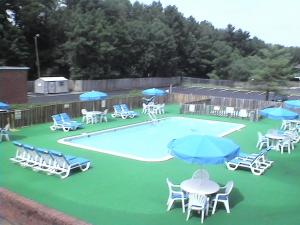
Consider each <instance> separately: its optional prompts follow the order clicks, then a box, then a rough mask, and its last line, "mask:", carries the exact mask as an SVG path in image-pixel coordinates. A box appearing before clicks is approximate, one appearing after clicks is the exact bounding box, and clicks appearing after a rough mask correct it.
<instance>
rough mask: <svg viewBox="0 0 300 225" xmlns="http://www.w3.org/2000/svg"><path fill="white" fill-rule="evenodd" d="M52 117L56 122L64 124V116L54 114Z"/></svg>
mask: <svg viewBox="0 0 300 225" xmlns="http://www.w3.org/2000/svg"><path fill="white" fill-rule="evenodd" d="M52 119H53V121H54V124H62V123H63V121H62V118H61V117H60V115H59V114H56V115H53V116H52Z"/></svg>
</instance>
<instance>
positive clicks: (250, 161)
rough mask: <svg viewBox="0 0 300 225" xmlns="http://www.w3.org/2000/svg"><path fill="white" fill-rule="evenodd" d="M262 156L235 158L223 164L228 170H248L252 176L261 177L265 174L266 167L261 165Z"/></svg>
mask: <svg viewBox="0 0 300 225" xmlns="http://www.w3.org/2000/svg"><path fill="white" fill-rule="evenodd" d="M262 157H263V156H262V155H260V154H258V155H257V156H256V157H254V158H247V157H240V156H239V157H235V158H234V159H232V160H230V161H227V162H225V164H226V166H227V168H228V169H229V170H236V169H237V168H239V167H244V168H248V169H250V170H251V172H252V173H253V174H254V175H261V174H263V173H264V172H265V170H266V169H267V168H268V166H265V165H263V164H262V163H261V161H262Z"/></svg>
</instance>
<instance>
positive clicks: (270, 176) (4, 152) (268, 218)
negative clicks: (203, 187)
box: [0, 105, 300, 225]
mask: <svg viewBox="0 0 300 225" xmlns="http://www.w3.org/2000/svg"><path fill="white" fill-rule="evenodd" d="M166 111H167V113H166V114H165V115H164V116H175V115H176V116H178V115H179V113H178V112H179V106H178V105H168V106H167V110H166ZM184 116H190V117H196V118H203V119H211V120H221V121H229V122H236V123H243V124H245V125H246V127H245V128H243V129H242V130H240V131H237V132H234V133H232V134H230V135H228V136H227V137H229V138H231V139H233V140H234V141H235V142H236V143H237V144H239V145H240V146H241V149H242V150H243V151H245V152H257V151H258V150H257V149H256V148H255V145H256V141H257V131H262V132H263V133H264V132H266V131H267V130H268V129H270V128H279V126H280V121H272V120H268V119H263V120H261V121H259V122H250V121H248V120H242V119H229V118H222V117H213V116H194V115H184ZM78 119H79V118H78ZM146 119H147V116H145V115H141V116H140V117H139V118H135V119H127V120H122V119H113V118H111V117H110V118H109V122H108V123H100V124H95V125H85V128H84V129H81V130H77V131H72V132H67V133H65V132H62V131H51V130H50V129H49V126H50V125H51V124H41V125H35V126H31V127H25V128H20V129H18V131H14V132H12V133H11V137H12V139H13V140H16V141H19V142H22V143H26V144H30V145H33V146H37V147H43V148H48V149H55V150H59V151H61V152H64V153H67V154H71V155H75V156H80V157H84V158H88V159H90V160H91V162H92V168H91V169H89V170H88V171H86V172H78V173H72V174H71V176H69V177H68V178H66V179H64V180H61V179H60V178H59V177H58V176H47V175H46V174H45V173H43V172H34V171H32V170H31V169H29V168H22V167H21V166H19V165H16V164H13V163H12V162H11V161H10V160H9V158H10V157H13V156H14V155H15V147H14V145H13V144H12V143H11V142H6V141H4V142H1V143H0V176H1V178H0V186H2V187H5V188H7V189H9V190H11V191H13V192H16V193H18V194H20V195H22V196H25V197H27V198H29V199H32V200H35V201H37V202H39V203H41V204H44V205H46V206H48V207H51V208H55V209H57V210H60V211H62V212H64V213H66V214H68V215H71V216H74V217H76V218H79V219H82V220H84V221H87V222H89V223H92V224H95V225H102V224H103V225H117V224H118V225H125V224H127V225H134V224H141V225H143V224H145V225H146V224H149V225H150V224H156V225H159V224H162V225H166V224H170V225H171V224H172V225H177V224H178V225H179V224H191V225H192V224H200V217H199V215H197V214H193V216H192V217H191V218H190V219H189V221H188V222H186V221H185V218H186V214H183V213H182V209H181V208H180V204H178V205H177V206H175V207H174V208H173V209H172V210H171V211H169V212H167V211H166V200H167V197H168V189H167V185H166V178H167V177H169V178H170V179H171V180H172V181H173V182H174V183H180V182H181V181H182V180H185V179H187V178H190V177H191V175H192V173H193V172H194V171H195V170H196V169H197V168H199V167H201V168H205V169H207V170H208V171H209V173H210V177H211V179H212V180H215V181H217V182H218V183H220V184H225V183H226V182H227V181H229V180H233V181H234V183H235V186H234V189H233V191H232V193H231V196H230V204H231V213H230V214H227V213H226V211H225V209H224V207H223V206H222V204H220V207H218V210H217V211H216V213H215V215H213V216H211V215H209V216H208V217H206V218H205V220H204V224H206V225H210V224H215V225H216V224H219V225H239V224H241V225H253V224H257V225H269V224H272V225H284V224H288V225H296V224H299V219H300V216H299V214H298V210H299V208H300V201H299V200H298V199H299V196H300V179H299V173H300V172H299V171H300V163H299V162H300V144H297V145H296V148H295V150H294V151H292V153H291V154H290V155H289V154H287V153H286V154H283V155H282V154H280V153H279V152H275V151H271V152H270V153H269V155H268V157H269V159H271V160H274V161H275V162H274V164H273V166H272V167H271V168H270V169H268V170H267V171H266V173H265V174H263V175H261V176H255V175H253V174H252V173H251V172H250V171H246V170H237V171H229V170H227V168H226V167H225V166H224V165H193V164H187V163H185V162H183V161H180V160H178V159H171V160H168V161H163V162H155V163H153V162H152V163H150V162H141V161H135V160H131V159H125V158H121V157H116V156H112V155H107V154H101V153H97V152H93V151H88V150H83V149H79V148H74V147H71V146H66V145H62V144H59V143H57V140H58V139H59V138H63V137H66V136H73V135H75V134H80V133H82V132H90V131H96V130H100V129H106V128H111V127H117V126H121V125H125V124H129V123H136V122H141V121H145V120H146ZM153 141H155V140H153Z"/></svg>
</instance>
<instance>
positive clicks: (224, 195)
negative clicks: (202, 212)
mask: <svg viewBox="0 0 300 225" xmlns="http://www.w3.org/2000/svg"><path fill="white" fill-rule="evenodd" d="M233 184H234V183H233V181H228V182H227V184H226V185H225V186H224V187H221V188H220V190H219V192H218V193H217V194H216V196H215V197H214V198H213V199H212V202H213V210H212V214H214V213H215V212H216V209H217V204H218V202H222V203H223V204H224V206H225V209H226V211H227V213H230V207H229V194H230V192H231V191H232V189H233Z"/></svg>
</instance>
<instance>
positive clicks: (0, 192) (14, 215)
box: [0, 188, 91, 225]
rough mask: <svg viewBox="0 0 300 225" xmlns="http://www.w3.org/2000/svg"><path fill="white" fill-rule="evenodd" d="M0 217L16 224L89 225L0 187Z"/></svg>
mask: <svg viewBox="0 0 300 225" xmlns="http://www.w3.org/2000/svg"><path fill="white" fill-rule="evenodd" d="M0 217H2V218H5V219H6V220H8V221H10V222H12V223H13V224H18V225H28V224H30V225H91V224H89V223H86V222H84V221H81V220H78V219H75V218H73V217H71V216H68V215H66V214H64V213H62V212H59V211H57V210H55V209H51V208H48V207H46V206H43V205H41V204H39V203H37V202H35V201H32V200H29V199H27V198H24V197H22V196H20V195H17V194H16V193H13V192H10V191H9V190H7V189H5V188H0Z"/></svg>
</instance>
